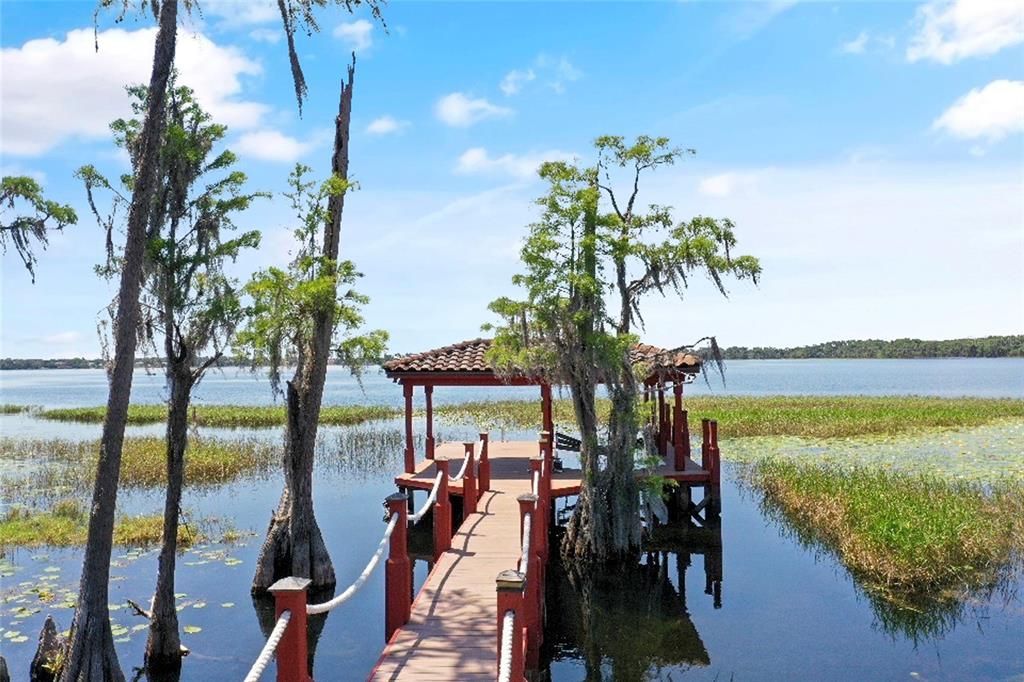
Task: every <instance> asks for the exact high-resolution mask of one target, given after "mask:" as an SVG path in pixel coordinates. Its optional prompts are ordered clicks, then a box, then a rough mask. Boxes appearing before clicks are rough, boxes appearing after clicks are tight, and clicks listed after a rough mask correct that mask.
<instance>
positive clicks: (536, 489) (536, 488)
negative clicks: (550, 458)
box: [533, 464, 544, 495]
mask: <svg viewBox="0 0 1024 682" xmlns="http://www.w3.org/2000/svg"><path fill="white" fill-rule="evenodd" d="M541 466H544V465H543V464H542V465H541ZM533 494H534V495H540V470H537V471H534V472H533Z"/></svg>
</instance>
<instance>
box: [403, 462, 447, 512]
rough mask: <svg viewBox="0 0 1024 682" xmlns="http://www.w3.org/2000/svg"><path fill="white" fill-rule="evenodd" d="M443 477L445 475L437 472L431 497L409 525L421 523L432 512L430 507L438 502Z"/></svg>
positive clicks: (429, 496) (428, 497)
mask: <svg viewBox="0 0 1024 682" xmlns="http://www.w3.org/2000/svg"><path fill="white" fill-rule="evenodd" d="M443 475H444V474H442V473H441V472H440V471H438V472H437V476H435V477H434V487H433V488H431V489H430V495H428V496H427V501H426V502H424V503H423V507H422V508H421V509H420V510H419V511H418V512H416V513H415V514H413V515H412V516H410V517H409V523H411V524H414V523H419V522H420V519H422V518H423V517H424V516H425V515H426V513H427V512H428V511H430V507H431V506H432V505H433V504H434V502H436V501H437V491H438V489H440V487H441V476H443Z"/></svg>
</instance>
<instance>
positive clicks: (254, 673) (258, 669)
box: [245, 611, 305, 682]
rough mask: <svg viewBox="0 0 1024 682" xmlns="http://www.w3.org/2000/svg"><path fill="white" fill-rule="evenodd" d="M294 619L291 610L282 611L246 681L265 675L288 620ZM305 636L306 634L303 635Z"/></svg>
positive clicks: (251, 681) (253, 681) (252, 680)
mask: <svg viewBox="0 0 1024 682" xmlns="http://www.w3.org/2000/svg"><path fill="white" fill-rule="evenodd" d="M291 619H292V612H291V611H282V612H281V617H280V618H278V619H277V622H276V623H274V629H273V630H271V631H270V636H269V637H267V643H266V644H264V645H263V650H262V651H260V655H259V656H257V657H256V662H255V663H253V664H252V668H250V669H249V674H248V675H246V676H245V682H257V680H259V679H260V677H261V676H262V675H263V672H264V671H265V670H266V669H267V665H269V664H270V659H271V658H273V656H274V650H275V649H277V645H278V644H280V643H281V638H282V637H284V631H285V630H287V629H288V621H290V620H291ZM303 636H305V635H303Z"/></svg>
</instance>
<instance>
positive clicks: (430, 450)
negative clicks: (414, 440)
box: [423, 385, 434, 459]
mask: <svg viewBox="0 0 1024 682" xmlns="http://www.w3.org/2000/svg"><path fill="white" fill-rule="evenodd" d="M423 394H424V398H425V402H426V407H427V443H426V450H427V459H434V387H433V386H430V385H427V386H424V387H423Z"/></svg>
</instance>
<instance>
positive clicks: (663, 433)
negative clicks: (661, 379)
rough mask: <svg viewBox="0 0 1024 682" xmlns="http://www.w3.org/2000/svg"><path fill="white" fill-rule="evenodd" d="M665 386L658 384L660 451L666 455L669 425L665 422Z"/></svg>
mask: <svg viewBox="0 0 1024 682" xmlns="http://www.w3.org/2000/svg"><path fill="white" fill-rule="evenodd" d="M666 421H667V419H666V417H665V386H664V385H663V384H660V383H659V384H658V453H659V454H660V455H661V456H662V457H664V456H665V455H667V454H668V427H667V425H666V424H665V422H666Z"/></svg>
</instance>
